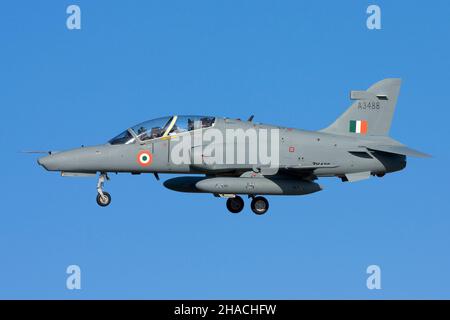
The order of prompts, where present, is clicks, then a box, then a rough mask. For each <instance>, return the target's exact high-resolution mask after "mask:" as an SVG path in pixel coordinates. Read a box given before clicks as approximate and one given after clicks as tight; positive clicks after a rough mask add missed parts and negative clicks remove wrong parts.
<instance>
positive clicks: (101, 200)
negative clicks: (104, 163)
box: [97, 173, 111, 207]
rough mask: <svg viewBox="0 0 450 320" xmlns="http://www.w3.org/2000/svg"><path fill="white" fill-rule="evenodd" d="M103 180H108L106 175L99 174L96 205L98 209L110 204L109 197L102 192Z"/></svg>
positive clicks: (106, 193)
mask: <svg viewBox="0 0 450 320" xmlns="http://www.w3.org/2000/svg"><path fill="white" fill-rule="evenodd" d="M105 180H109V177H108V175H107V174H106V173H102V174H100V176H99V177H98V182H97V204H98V205H99V206H100V207H107V206H108V205H109V204H110V203H111V195H110V194H109V193H108V192H106V191H103V185H104V183H105Z"/></svg>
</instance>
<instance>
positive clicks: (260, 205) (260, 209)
mask: <svg viewBox="0 0 450 320" xmlns="http://www.w3.org/2000/svg"><path fill="white" fill-rule="evenodd" d="M250 206H251V208H252V211H253V212H254V213H255V214H257V215H261V214H264V213H266V212H267V210H269V201H267V199H266V198H264V197H256V198H253V200H252V203H251V204H250Z"/></svg>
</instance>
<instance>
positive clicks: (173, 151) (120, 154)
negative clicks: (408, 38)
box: [38, 79, 429, 214]
mask: <svg viewBox="0 0 450 320" xmlns="http://www.w3.org/2000/svg"><path fill="white" fill-rule="evenodd" d="M400 85H401V80H400V79H385V80H382V81H380V82H378V83H376V84H374V85H373V86H371V87H370V88H369V89H368V90H366V91H351V94H350V97H351V99H352V100H354V102H353V104H352V105H351V106H350V108H349V109H348V110H347V111H345V112H344V113H343V114H342V115H341V116H340V117H339V118H338V119H337V120H336V121H335V122H334V123H332V124H331V125H330V126H329V127H327V128H325V129H323V130H319V131H306V130H299V129H292V128H286V127H281V126H273V125H265V124H260V123H255V122H253V116H251V117H250V118H249V119H248V120H246V121H242V120H240V119H230V118H220V117H213V116H181V115H172V116H169V117H164V118H158V119H154V120H150V121H146V122H143V123H140V124H138V125H136V126H133V127H130V128H128V129H127V130H125V131H124V132H122V133H121V134H119V135H118V136H116V137H114V138H113V139H111V140H110V141H109V142H108V143H106V144H103V145H99V146H93V147H81V148H77V149H72V150H69V151H64V152H49V155H47V156H45V157H42V158H39V159H38V163H39V164H40V165H41V166H43V167H44V168H45V169H47V170H49V171H59V172H61V174H62V176H95V175H97V174H99V178H98V183H97V193H98V194H97V203H98V204H99V205H100V206H103V207H105V206H108V205H109V204H110V202H111V195H110V194H109V193H108V192H106V191H103V184H104V182H105V180H106V179H109V177H108V173H131V174H141V173H152V174H154V175H155V177H156V178H157V180H159V175H158V174H159V173H172V174H189V176H182V177H176V178H172V179H169V180H167V181H165V182H164V186H165V187H167V188H168V189H171V190H175V191H180V192H192V193H210V194H213V195H214V196H216V197H222V198H227V202H226V205H227V208H228V210H229V211H231V212H232V213H238V212H240V211H242V209H243V207H244V201H243V199H242V198H241V197H240V195H247V196H248V197H249V198H251V199H252V201H251V209H252V211H253V212H254V213H256V214H264V213H266V211H267V210H268V208H269V203H268V201H267V200H266V198H264V197H262V195H305V194H310V193H314V192H317V191H320V190H322V187H321V186H320V185H319V184H317V183H316V182H314V181H315V180H317V179H318V178H320V177H338V178H340V179H342V181H344V182H355V181H359V180H363V179H368V178H370V177H371V176H377V177H383V176H384V175H385V174H386V173H391V172H395V171H399V170H402V169H403V168H405V166H406V157H407V156H411V157H429V155H427V154H424V153H421V152H419V151H416V150H413V149H411V148H409V147H407V146H405V145H403V144H401V143H399V142H397V141H395V140H393V139H392V138H390V137H389V129H390V127H391V121H392V116H393V114H394V110H395V106H396V103H397V97H398V95H399V91H400ZM192 174H194V176H192Z"/></svg>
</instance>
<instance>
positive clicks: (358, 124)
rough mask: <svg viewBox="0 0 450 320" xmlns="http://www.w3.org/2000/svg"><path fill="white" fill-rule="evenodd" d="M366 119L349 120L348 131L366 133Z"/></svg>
mask: <svg viewBox="0 0 450 320" xmlns="http://www.w3.org/2000/svg"><path fill="white" fill-rule="evenodd" d="M367 128H368V125H367V120H350V126H349V131H350V132H353V133H360V134H366V133H367Z"/></svg>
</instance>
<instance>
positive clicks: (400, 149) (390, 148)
mask: <svg viewBox="0 0 450 320" xmlns="http://www.w3.org/2000/svg"><path fill="white" fill-rule="evenodd" d="M367 149H370V150H374V151H382V152H389V153H395V154H401V155H404V156H408V157H416V158H431V156H430V155H429V154H426V153H423V152H420V151H417V150H414V149H411V148H408V147H407V146H403V145H376V146H367Z"/></svg>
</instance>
